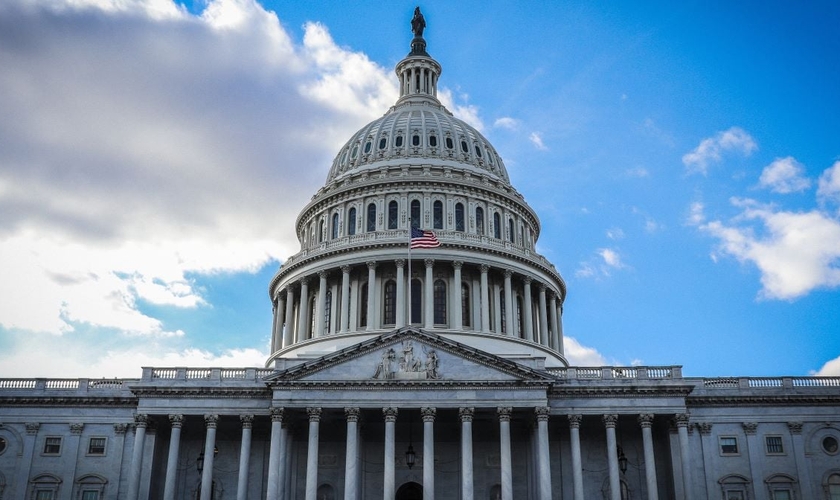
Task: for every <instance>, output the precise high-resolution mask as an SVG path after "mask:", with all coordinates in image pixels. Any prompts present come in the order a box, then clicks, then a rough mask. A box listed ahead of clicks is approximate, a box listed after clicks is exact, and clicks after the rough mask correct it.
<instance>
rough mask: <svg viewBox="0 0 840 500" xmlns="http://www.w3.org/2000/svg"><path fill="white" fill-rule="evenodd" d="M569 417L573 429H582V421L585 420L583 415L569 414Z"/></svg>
mask: <svg viewBox="0 0 840 500" xmlns="http://www.w3.org/2000/svg"><path fill="white" fill-rule="evenodd" d="M568 417H569V427H571V428H572V429H580V422H581V420H583V415H581V414H579V413H577V414H574V415H568Z"/></svg>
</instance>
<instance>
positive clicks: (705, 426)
mask: <svg viewBox="0 0 840 500" xmlns="http://www.w3.org/2000/svg"><path fill="white" fill-rule="evenodd" d="M697 430H698V431H700V435H702V436H708V435H709V434H711V433H712V424H711V422H700V423H699V424H697Z"/></svg>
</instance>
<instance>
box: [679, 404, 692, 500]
mask: <svg viewBox="0 0 840 500" xmlns="http://www.w3.org/2000/svg"><path fill="white" fill-rule="evenodd" d="M675 420H676V422H677V434H678V435H679V438H680V462H681V465H682V476H683V492H684V494H685V500H691V498H692V493H691V462H689V460H690V458H689V452H688V414H687V413H679V414H677V415H676V416H675Z"/></svg>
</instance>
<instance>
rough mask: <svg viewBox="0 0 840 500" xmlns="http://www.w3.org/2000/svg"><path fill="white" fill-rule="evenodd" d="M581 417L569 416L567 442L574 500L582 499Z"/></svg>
mask: <svg viewBox="0 0 840 500" xmlns="http://www.w3.org/2000/svg"><path fill="white" fill-rule="evenodd" d="M582 419H583V417H582V416H581V415H569V440H570V441H571V443H572V484H573V485H574V490H575V496H574V499H575V500H584V498H583V463H582V460H581V455H580V421H581V420H582Z"/></svg>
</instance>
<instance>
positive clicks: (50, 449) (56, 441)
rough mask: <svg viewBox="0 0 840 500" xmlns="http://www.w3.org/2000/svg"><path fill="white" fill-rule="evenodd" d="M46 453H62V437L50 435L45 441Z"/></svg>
mask: <svg viewBox="0 0 840 500" xmlns="http://www.w3.org/2000/svg"><path fill="white" fill-rule="evenodd" d="M44 453H49V454H58V453H61V438H60V437H48V438H47V439H46V441H45V442H44Z"/></svg>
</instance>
